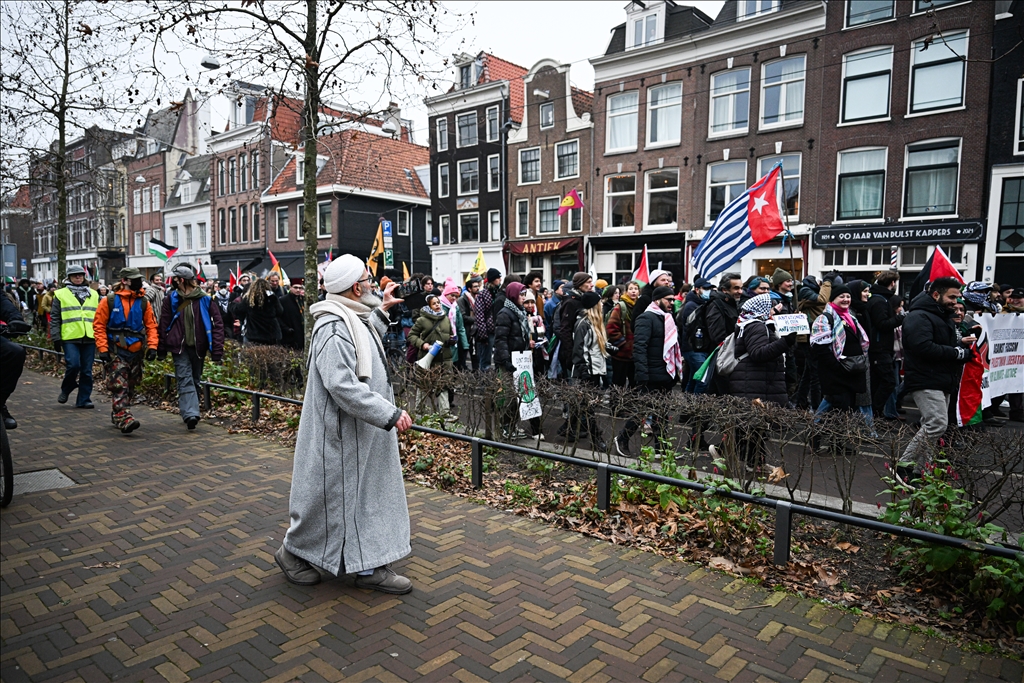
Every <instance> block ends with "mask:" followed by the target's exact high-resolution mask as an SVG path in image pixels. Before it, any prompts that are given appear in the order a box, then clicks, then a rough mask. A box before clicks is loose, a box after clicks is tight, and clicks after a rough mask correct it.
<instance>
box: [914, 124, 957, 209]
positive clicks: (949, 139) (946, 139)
mask: <svg viewBox="0 0 1024 683" xmlns="http://www.w3.org/2000/svg"><path fill="white" fill-rule="evenodd" d="M954 141H955V142H956V143H957V150H956V193H955V196H954V197H953V211H952V212H951V213H935V214H931V213H915V214H913V215H907V205H906V201H907V180H908V173H909V171H910V166H909V164H910V148H911V147H920V146H922V145H931V144H941V143H945V142H954ZM950 147H952V145H950ZM963 166H964V140H963V138H957V137H944V138H930V139H926V140H916V141H914V142H911V143H908V144H906V145H904V147H903V178H902V182H901V185H902V189H901V192H900V220H901V221H920V220H934V219H941V218H957V217H959V215H960V214H959V213H958V211H959V210H960V175H961V173H962V171H963Z"/></svg>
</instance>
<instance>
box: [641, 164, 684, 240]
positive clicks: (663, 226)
mask: <svg viewBox="0 0 1024 683" xmlns="http://www.w3.org/2000/svg"><path fill="white" fill-rule="evenodd" d="M665 171H675V172H676V186H675V193H676V222H675V223H656V224H653V225H652V224H651V222H650V208H651V202H650V197H651V195H652V194H661V193H663V192H671V191H672V190H670V189H667V188H666V189H660V190H652V189H651V182H650V178H651V174H652V173H664V172H665ZM678 224H679V169H678V168H652V169H648V170H647V171H644V230H668V229H672V230H675V229H676V226H677V225H678Z"/></svg>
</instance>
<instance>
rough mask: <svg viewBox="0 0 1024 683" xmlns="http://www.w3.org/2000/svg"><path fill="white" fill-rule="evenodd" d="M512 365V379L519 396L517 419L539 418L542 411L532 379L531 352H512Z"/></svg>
mask: <svg viewBox="0 0 1024 683" xmlns="http://www.w3.org/2000/svg"><path fill="white" fill-rule="evenodd" d="M512 365H514V366H515V368H516V371H515V375H514V378H515V383H516V393H518V394H519V419H520V420H530V419H532V418H535V417H540V416H541V414H542V412H543V410H542V409H541V406H540V398H539V397H538V396H537V387H536V385H535V384H534V379H533V351H513V352H512Z"/></svg>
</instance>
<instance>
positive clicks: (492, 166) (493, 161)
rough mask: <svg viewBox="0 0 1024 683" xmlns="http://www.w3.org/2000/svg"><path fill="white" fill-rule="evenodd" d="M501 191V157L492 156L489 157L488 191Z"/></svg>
mask: <svg viewBox="0 0 1024 683" xmlns="http://www.w3.org/2000/svg"><path fill="white" fill-rule="evenodd" d="M500 189H501V156H500V155H498V154H492V155H491V156H489V157H487V191H488V192H497V191H498V190H500Z"/></svg>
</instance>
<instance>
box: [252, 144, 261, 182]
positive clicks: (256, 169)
mask: <svg viewBox="0 0 1024 683" xmlns="http://www.w3.org/2000/svg"><path fill="white" fill-rule="evenodd" d="M259 187H260V153H259V152H253V153H252V189H254V190H258V189H259Z"/></svg>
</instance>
